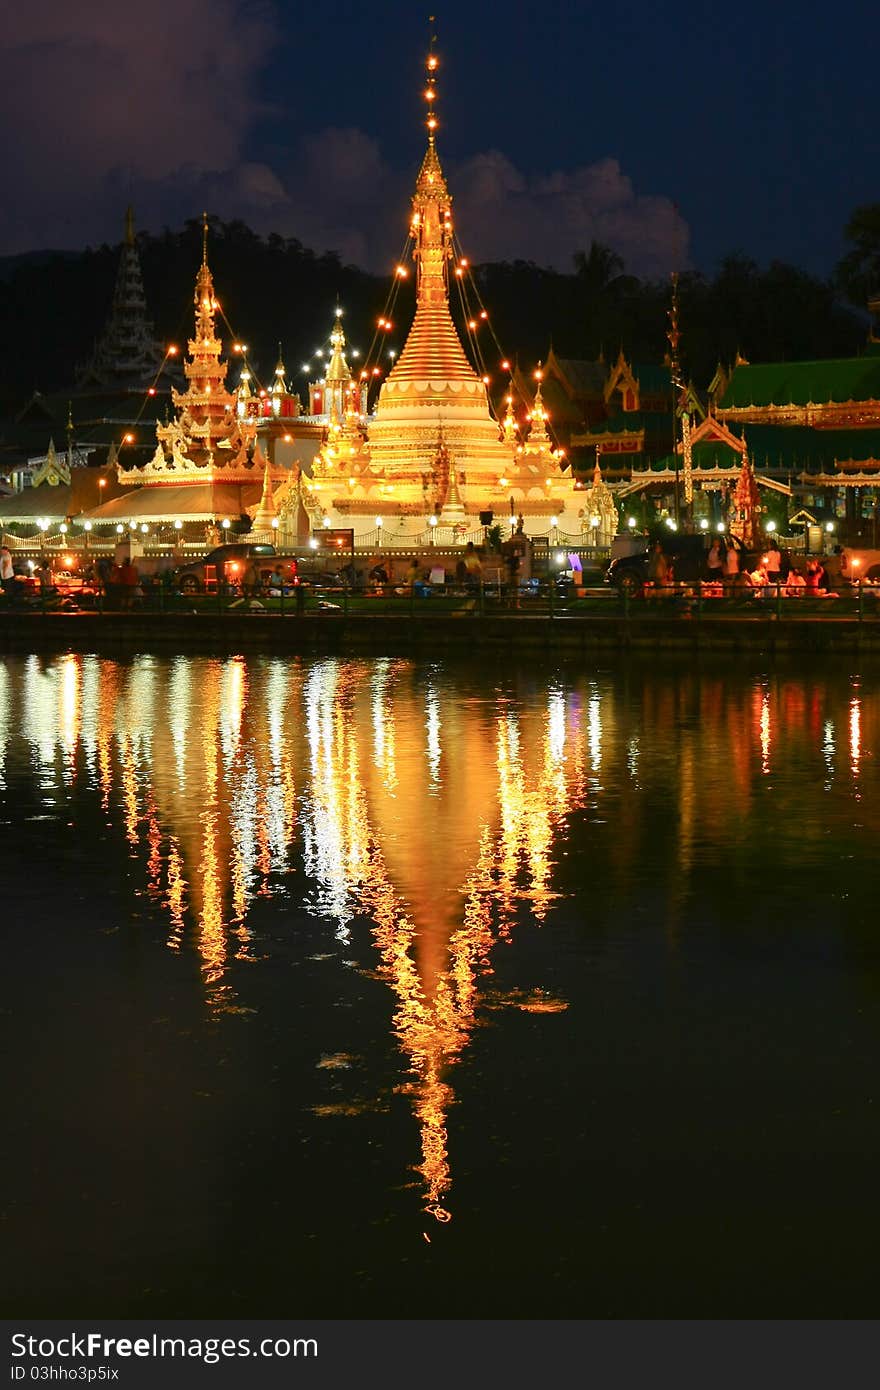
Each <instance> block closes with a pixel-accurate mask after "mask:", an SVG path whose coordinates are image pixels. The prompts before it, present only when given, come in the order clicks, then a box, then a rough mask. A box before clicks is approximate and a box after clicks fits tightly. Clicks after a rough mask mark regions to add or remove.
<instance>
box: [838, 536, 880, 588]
mask: <svg viewBox="0 0 880 1390" xmlns="http://www.w3.org/2000/svg"><path fill="white" fill-rule="evenodd" d="M840 574H841V578H842V579H845V580H848V581H849V583H850V584H855V583H860V582H862V581H866V582H867V583H868V584H877V583H880V550H862V549H860V548H859V547H857V546H851V545H848V546H845V547H844V549H843V550H842V551H841V553H840Z"/></svg>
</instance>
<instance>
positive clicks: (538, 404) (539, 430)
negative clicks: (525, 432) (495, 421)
mask: <svg viewBox="0 0 880 1390" xmlns="http://www.w3.org/2000/svg"><path fill="white" fill-rule="evenodd" d="M535 379H536V381H537V383H538V385H537V387H536V388H535V399H534V401H533V402H532V409H531V411H530V413H529V419H530V420H531V422H532V427H531V429H530V430H529V446H530V448H534V446H535V445H536V444H546V445H548V446H549V444H550V436H549V435H548V433H547V421H548V419H549V416H548V414H547V412H546V410H545V409H544V398H543V396H542V395H541V382H542V381H543V380H544V373H543V371H542V370H541V364H540V362H539V363H538V367H537V371H536V372H535Z"/></svg>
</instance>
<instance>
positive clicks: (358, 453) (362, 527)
mask: <svg viewBox="0 0 880 1390" xmlns="http://www.w3.org/2000/svg"><path fill="white" fill-rule="evenodd" d="M427 66H428V72H427V84H426V90H425V94H424V95H425V99H426V102H427V108H428V115H427V122H426V124H427V131H428V148H427V151H426V153H425V157H424V159H423V160H422V166H421V168H420V170H419V174H418V178H417V179H416V186H415V192H414V194H413V199H412V217H411V221H410V236H411V239H412V246H413V252H412V254H413V259H414V261H415V263H416V277H417V279H416V311H415V317H414V319H413V322H412V325H411V327H410V330H409V334H408V336H407V338H406V342H405V344H404V347H403V350H402V351H401V353H400V356H399V358H398V359H397V361H396V362H395V364H394V367H393V368H392V370H391V371H390V372H389V374H388V377H387V378H386V380H385V382H384V383H383V385H382V387H381V390H380V393H379V398H378V401H377V403H376V409H375V412H374V414H373V415H372V417H369V418H368V419H366V420H365V421H364V420H363V419H362V417H359V416H358V413H357V410H356V409H354V408H352V409H350V410H348V411H347V412H345V415H344V418H343V419H332V420H331V422H330V424H329V427H328V430H327V438H326V440H325V442H324V444H323V446H322V448H321V450H320V452H319V454H318V455H317V457H316V458H315V461H314V464H313V468H312V478H311V485H310V488H309V489H308V493H307V496H306V498H305V500H306V505H307V507H308V509H309V511H310V512H311V514H312V517H313V521H316V520H324V521H325V523H326V524H328V525H333V526H340V527H352V528H353V529H354V533H355V539H356V541H357V540H366V539H367V538H368V536H369V535H371V534H375V528H376V527H377V524H379V525H385V526H386V528H388V527H390V526H392V525H393V526H394V527H395V533H396V534H397V535H398V536H399V538H400V539H404V538H412V539H414V540H416V539H418V538H419V537H421V538H423V539H424V538H426V537H427V536H428V535H429V534H430V533H431V532H430V530H429V527H430V528H431V529H433V531H434V536H435V538H436V539H437V540H438V541H441V540H442V541H444V542H454V541H456V540H458V541H464V540H465V539H466V538H467V537H468V535H469V534H472V533H474V532H476V531H477V530H478V528H479V526H480V520H479V518H480V513H481V512H482V513H486V512H490V511H491V512H492V513H493V514H494V515H495V516H496V517H506V516H507V515H508V514H510V515H514V514H516V515H522V516H523V518H524V523H525V528H526V530H527V531H529V532H531V533H533V534H541V533H549V531H550V530H551V517H553V518H555V520H556V524H557V525H558V526H559V527H561V528H562V529H563V530H565V531H569V532H571V531H580V529H581V524H582V516H581V512H582V505H583V501H582V497H581V495H580V494H579V493H578V492H576V491H575V486H574V479H573V477H572V473H571V470H570V468H569V467H568V465H567V463H566V460H565V458H564V455H563V454H562V452H561V451H560V450H558V449H555V448H554V447H553V443H552V441H551V439H550V437H549V435H548V434H547V432H546V428H545V421H546V416H544V415H543V413H542V410H541V407H540V405H539V404H537V407H536V408H537V415H538V418H537V420H536V418H535V409H534V408H533V411H532V416H531V418H532V430H531V434H530V436H529V438H528V439H526V440H523V439H522V438H520V436H519V434H518V433H517V432H516V431H515V430H511V429H510V428H509V426H508V427H507V428H505V429H504V430H502V427H501V425H500V424H499V422H498V420H497V419H496V418H495V416H494V415H493V413H492V408H491V405H490V401H489V395H488V390H487V383H488V378H485V377H483V376H480V375H479V374H478V373H477V371H475V369H474V367H473V366H472V365H471V363H470V361H469V360H468V357H467V355H466V353H465V350H464V348H463V346H462V343H461V341H460V339H459V336H458V333H457V331H456V328H455V325H454V323H453V321H452V315H451V313H450V306H449V285H450V271H451V269H454V272H455V273H456V274H460V273H462V272H463V266H464V265H465V264H466V263H462V265H457V266H454V267H453V261H454V252H453V228H452V199H451V197H450V195H449V190H448V188H447V185H446V179H445V177H444V174H443V170H442V167H441V165H440V159H439V156H438V154H437V145H436V130H437V116H436V106H435V102H436V77H437V67H438V59H437V57H436V55H435V54H434V53H433V52H432V53H431V55H430V56H429V58H428V65H427ZM398 274H399V275H405V274H406V271H405V268H404V267H402V266H400V267H398ZM357 390H358V387H357V385H356V383H352V384H351V387H350V393H349V394H350V398H351V400H352V402H354V401H356V398H357V397H356V392H357ZM387 533H388V532H387V530H386V534H387Z"/></svg>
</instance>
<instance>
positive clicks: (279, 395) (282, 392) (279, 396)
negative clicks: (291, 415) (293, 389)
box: [270, 343, 288, 417]
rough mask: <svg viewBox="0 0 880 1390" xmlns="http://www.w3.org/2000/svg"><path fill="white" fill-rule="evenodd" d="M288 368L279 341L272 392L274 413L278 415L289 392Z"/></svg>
mask: <svg viewBox="0 0 880 1390" xmlns="http://www.w3.org/2000/svg"><path fill="white" fill-rule="evenodd" d="M286 370H287V369H286V367H285V366H284V357H283V355H282V352H281V344H280V343H279V344H278V361H277V362H276V363H275V376H274V379H273V381H272V390H271V392H270V395H271V398H272V414H273V415H274V416H276V417H277V416H279V415H280V414H281V402H282V401H283V400H284V397H285V396H286V395H287V394H288V391H287V381H286V380H285V374H286Z"/></svg>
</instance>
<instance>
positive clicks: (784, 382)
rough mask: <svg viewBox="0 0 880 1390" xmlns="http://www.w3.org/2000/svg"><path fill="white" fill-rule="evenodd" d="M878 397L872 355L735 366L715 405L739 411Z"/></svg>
mask: <svg viewBox="0 0 880 1390" xmlns="http://www.w3.org/2000/svg"><path fill="white" fill-rule="evenodd" d="M877 400H880V357H878V356H874V355H873V354H871V355H867V356H865V357H841V358H831V359H829V360H827V361H819V362H771V363H763V364H759V365H757V366H752V365H751V364H746V365H743V366H740V367H737V368H736V369H735V370H734V373H733V376H732V377H731V379H730V382H729V384H728V387H727V390H726V391H725V393H724V395H723V397H722V398H721V400H720V401H719V403H718V406H719V409H720V410H736V409H740V410H742V409H747V408H748V407H749V406H759V407H760V406H771V405H778V406H786V405H795V406H806V405H823V404H826V403H827V402H829V401H837V402H842V401H877Z"/></svg>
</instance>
